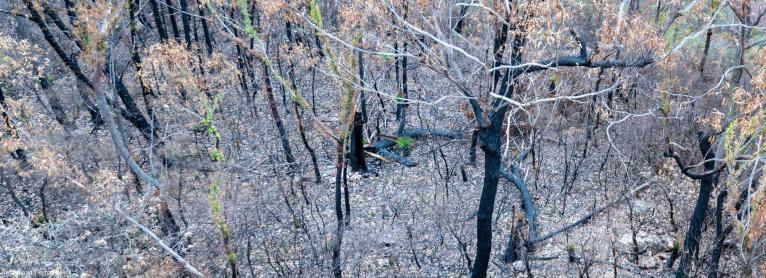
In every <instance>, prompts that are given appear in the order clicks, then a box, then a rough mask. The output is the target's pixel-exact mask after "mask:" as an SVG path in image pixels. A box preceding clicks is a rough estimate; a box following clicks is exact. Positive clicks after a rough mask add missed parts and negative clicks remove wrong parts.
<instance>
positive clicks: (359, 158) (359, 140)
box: [348, 112, 367, 172]
mask: <svg viewBox="0 0 766 278" xmlns="http://www.w3.org/2000/svg"><path fill="white" fill-rule="evenodd" d="M363 133H364V119H363V116H362V113H360V112H356V113H354V127H353V128H352V129H351V145H350V146H349V147H350V148H349V153H348V155H349V161H350V164H351V169H352V170H353V171H362V172H366V171H367V163H366V162H365V159H364V134H363Z"/></svg>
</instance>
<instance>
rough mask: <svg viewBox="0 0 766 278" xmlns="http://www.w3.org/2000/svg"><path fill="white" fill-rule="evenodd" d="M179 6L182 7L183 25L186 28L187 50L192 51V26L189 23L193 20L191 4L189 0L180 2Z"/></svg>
mask: <svg viewBox="0 0 766 278" xmlns="http://www.w3.org/2000/svg"><path fill="white" fill-rule="evenodd" d="M179 4H180V6H181V24H182V25H183V27H184V39H185V40H186V49H191V43H192V38H191V24H190V23H189V21H190V20H191V17H190V16H189V2H188V0H180V1H179Z"/></svg>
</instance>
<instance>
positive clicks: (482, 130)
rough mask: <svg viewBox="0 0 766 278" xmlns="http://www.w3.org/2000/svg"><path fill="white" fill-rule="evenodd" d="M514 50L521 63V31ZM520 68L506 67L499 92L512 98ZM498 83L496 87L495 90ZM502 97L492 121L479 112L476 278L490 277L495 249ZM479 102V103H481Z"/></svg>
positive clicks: (502, 35)
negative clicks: (480, 158) (480, 183)
mask: <svg viewBox="0 0 766 278" xmlns="http://www.w3.org/2000/svg"><path fill="white" fill-rule="evenodd" d="M508 27H509V26H508V25H507V24H502V27H501V28H498V29H497V30H496V36H495V41H494V55H495V60H496V61H495V64H499V63H500V58H501V57H502V54H503V52H504V50H505V42H506V41H507V38H508V29H509V28H508ZM513 44H514V47H513V50H512V52H511V64H512V65H517V64H519V63H520V61H521V52H520V48H521V46H522V44H523V37H522V35H521V34H517V35H516V36H515V37H514V40H513ZM498 74H499V73H498V71H495V73H494V74H493V84H496V83H497V78H498ZM515 77H516V71H515V70H514V71H513V72H511V70H510V69H508V70H506V71H505V74H504V75H503V80H502V81H501V83H500V89H499V90H498V91H497V93H498V94H499V95H501V96H505V97H508V98H510V97H511V94H512V93H513V90H514V84H515V83H514V82H515V80H514V79H515ZM495 87H496V86H493V87H492V90H493V92H494V91H495ZM500 104H501V100H500V99H498V98H496V99H495V100H494V101H492V107H498V108H497V110H495V111H493V112H492V113H490V115H489V121H490V122H489V123H485V124H484V125H482V124H481V123H482V122H483V120H481V121H479V118H480V117H483V116H482V114H481V113H477V114H478V115H476V118H477V121H479V123H480V125H479V132H478V133H479V137H478V146H479V147H480V148H481V149H482V151H484V180H483V183H484V184H483V186H482V190H481V197H480V199H479V211H478V213H477V217H476V259H475V260H474V265H473V272H472V273H471V277H472V278H484V277H487V268H488V267H489V256H490V254H491V253H492V214H493V213H494V210H495V197H496V195H497V184H498V182H499V179H500V169H501V167H500V165H501V162H502V153H501V148H500V147H501V144H502V143H501V137H502V126H503V120H504V119H505V113H506V111H507V110H508V105H500ZM477 105H478V104H477Z"/></svg>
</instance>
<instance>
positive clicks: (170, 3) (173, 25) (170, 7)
mask: <svg viewBox="0 0 766 278" xmlns="http://www.w3.org/2000/svg"><path fill="white" fill-rule="evenodd" d="M165 4H167V6H168V16H169V17H170V28H171V29H172V30H173V37H174V38H175V39H176V42H179V43H180V42H181V33H180V32H179V30H178V20H176V12H175V11H176V8H175V5H173V0H165Z"/></svg>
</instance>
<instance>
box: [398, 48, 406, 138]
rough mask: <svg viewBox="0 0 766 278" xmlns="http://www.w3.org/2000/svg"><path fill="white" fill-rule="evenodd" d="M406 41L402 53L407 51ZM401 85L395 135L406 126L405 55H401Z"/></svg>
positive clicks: (399, 133) (400, 132)
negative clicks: (397, 124) (397, 125)
mask: <svg viewBox="0 0 766 278" xmlns="http://www.w3.org/2000/svg"><path fill="white" fill-rule="evenodd" d="M407 46H408V45H407V42H406V41H405V42H404V43H403V46H402V51H403V53H407ZM401 63H402V64H401V65H402V86H401V88H402V89H401V92H400V93H399V94H400V95H399V96H398V98H397V100H398V101H399V103H398V104H397V105H396V115H397V118H398V119H399V127H398V128H397V130H396V134H397V135H401V134H402V132H404V128H405V126H407V104H406V103H405V102H406V101H408V100H407V99H408V97H409V93H408V88H407V56H406V55H405V56H404V57H402V60H401Z"/></svg>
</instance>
